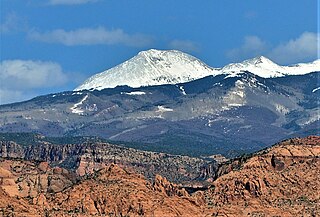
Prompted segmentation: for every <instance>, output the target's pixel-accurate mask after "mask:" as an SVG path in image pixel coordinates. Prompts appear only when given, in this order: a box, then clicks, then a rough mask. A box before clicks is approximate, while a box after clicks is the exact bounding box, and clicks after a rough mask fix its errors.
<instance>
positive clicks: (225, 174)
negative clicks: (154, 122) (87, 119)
mask: <svg viewBox="0 0 320 217" xmlns="http://www.w3.org/2000/svg"><path fill="white" fill-rule="evenodd" d="M218 169H219V170H220V172H221V174H222V175H221V176H220V177H218V178H217V179H216V180H214V181H213V182H212V183H211V184H212V185H211V187H209V188H208V189H202V190H198V191H196V192H195V193H192V194H189V193H187V192H186V190H185V189H184V188H182V187H181V186H180V185H179V184H173V183H171V182H170V181H168V180H167V179H166V178H165V177H162V176H160V175H156V177H155V180H154V182H150V181H148V180H147V179H146V178H145V177H144V176H143V175H141V174H138V173H136V172H133V170H131V169H130V168H126V167H125V166H124V165H120V166H119V165H116V164H113V163H111V164H107V165H104V166H103V167H102V168H101V169H99V170H98V171H95V172H93V173H92V174H87V175H85V176H83V177H78V178H79V179H75V177H74V176H75V174H74V173H72V172H70V171H68V170H66V169H63V168H60V167H51V166H49V165H48V164H47V163H46V162H42V163H39V162H30V161H22V160H8V159H1V161H0V216H320V187H319V186H320V174H319V171H320V137H307V138H304V139H291V140H287V141H284V142H282V143H279V144H276V145H275V146H273V147H271V148H268V149H265V150H262V151H260V152H258V153H255V154H253V155H252V156H250V157H248V156H247V157H244V158H238V159H234V160H232V161H229V162H226V163H225V164H224V165H222V166H221V168H218Z"/></svg>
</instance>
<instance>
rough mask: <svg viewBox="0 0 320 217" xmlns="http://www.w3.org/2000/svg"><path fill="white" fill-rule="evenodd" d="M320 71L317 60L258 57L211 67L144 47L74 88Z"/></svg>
mask: <svg viewBox="0 0 320 217" xmlns="http://www.w3.org/2000/svg"><path fill="white" fill-rule="evenodd" d="M319 70H320V61H319V60H316V61H314V62H312V63H303V64H296V65H293V66H279V65H277V64H276V63H274V62H272V61H271V60H269V59H267V58H266V57H263V56H260V57H256V58H253V59H250V60H245V61H243V62H241V63H231V64H229V65H227V66H225V67H222V68H212V67H209V66H208V65H206V64H205V63H204V62H202V61H200V60H199V59H197V58H195V57H193V56H191V55H189V54H186V53H183V52H180V51H176V50H155V49H151V50H147V51H142V52H140V53H138V55H136V56H135V57H133V58H131V59H129V60H128V61H126V62H124V63H122V64H120V65H118V66H115V67H114V68H111V69H109V70H107V71H104V72H101V73H99V74H96V75H93V76H92V77H90V78H89V79H87V80H86V81H85V82H84V83H83V84H81V85H80V86H79V87H77V88H76V89H75V90H76V91H78V90H84V89H96V90H102V89H104V88H114V87H116V86H121V85H127V86H130V87H141V86H151V85H162V84H178V83H185V82H189V81H193V80H196V79H199V78H203V77H206V76H209V75H213V76H216V75H221V74H225V75H228V76H229V77H235V76H238V75H239V74H241V73H243V72H246V71H249V72H251V73H253V74H255V75H258V76H260V77H263V78H270V77H281V76H286V75H301V74H306V73H310V72H315V71H319Z"/></svg>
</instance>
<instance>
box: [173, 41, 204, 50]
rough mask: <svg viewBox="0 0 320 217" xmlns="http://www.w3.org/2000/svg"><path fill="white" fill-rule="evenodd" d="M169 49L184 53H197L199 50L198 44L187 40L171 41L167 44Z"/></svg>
mask: <svg viewBox="0 0 320 217" xmlns="http://www.w3.org/2000/svg"><path fill="white" fill-rule="evenodd" d="M169 47H170V48H172V49H177V50H181V51H186V52H193V51H194V52H198V51H199V50H200V48H199V45H198V44H196V43H195V42H193V41H189V40H173V41H171V42H169Z"/></svg>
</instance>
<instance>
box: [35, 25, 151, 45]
mask: <svg viewBox="0 0 320 217" xmlns="http://www.w3.org/2000/svg"><path fill="white" fill-rule="evenodd" d="M29 38H31V39H33V40H37V41H42V42H47V43H61V44H64V45H67V46H75V45H94V44H106V45H114V44H123V45H126V46H131V47H144V46H147V45H150V44H151V43H152V38H151V37H149V36H146V35H142V34H133V35H129V34H127V33H125V32H124V31H123V30H122V29H115V30H107V29H106V28H104V27H98V28H82V29H76V30H72V31H66V30H63V29H56V30H53V31H50V32H45V33H40V32H37V31H31V32H29Z"/></svg>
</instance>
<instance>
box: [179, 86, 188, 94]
mask: <svg viewBox="0 0 320 217" xmlns="http://www.w3.org/2000/svg"><path fill="white" fill-rule="evenodd" d="M179 89H180V90H181V92H182V94H183V95H187V93H186V91H185V90H184V87H183V86H180V87H179Z"/></svg>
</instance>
